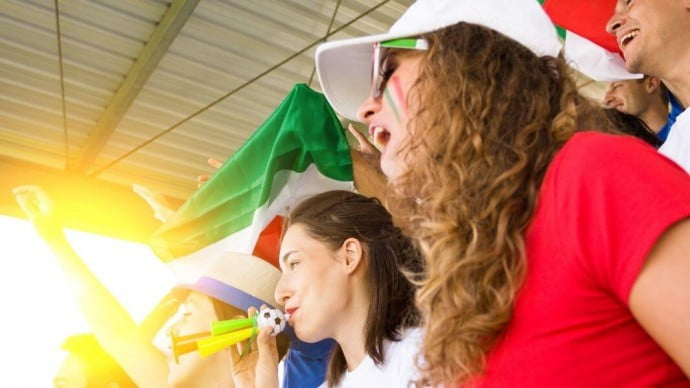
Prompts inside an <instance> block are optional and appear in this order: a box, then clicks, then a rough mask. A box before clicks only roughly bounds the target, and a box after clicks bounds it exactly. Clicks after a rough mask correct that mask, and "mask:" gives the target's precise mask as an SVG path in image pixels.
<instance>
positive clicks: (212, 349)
mask: <svg viewBox="0 0 690 388" xmlns="http://www.w3.org/2000/svg"><path fill="white" fill-rule="evenodd" d="M255 334H257V329H256V328H254V327H248V328H246V329H241V330H238V331H233V332H231V333H227V334H222V335H216V336H212V337H207V338H203V339H200V340H198V341H197V342H196V344H197V348H198V351H199V354H200V355H201V357H207V356H210V355H212V354H213V353H216V352H218V351H220V350H222V349H225V348H227V347H228V346H230V345H234V344H236V343H238V342H240V341H244V340H246V339H248V338H250V337H251V336H253V335H255Z"/></svg>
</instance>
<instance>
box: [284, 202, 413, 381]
mask: <svg viewBox="0 0 690 388" xmlns="http://www.w3.org/2000/svg"><path fill="white" fill-rule="evenodd" d="M297 224H299V225H302V226H303V227H304V228H305V230H306V233H307V234H308V235H309V236H311V237H312V238H314V239H316V240H317V241H320V242H322V243H325V244H326V245H327V246H328V247H330V248H331V249H332V250H333V251H335V250H337V249H339V248H340V247H341V246H342V244H343V243H344V242H345V240H347V239H348V238H356V239H357V240H359V241H360V242H361V244H362V246H363V250H364V260H365V261H364V263H365V265H366V267H365V268H366V270H367V272H366V273H367V275H366V279H367V282H368V287H369V289H370V290H371V304H370V305H369V313H368V315H367V321H366V323H365V326H364V327H365V329H364V330H365V336H366V338H365V345H364V346H365V350H366V352H367V354H368V355H369V356H370V357H371V358H372V359H373V360H374V362H375V363H376V364H380V363H382V362H384V359H383V356H384V355H383V341H384V340H390V341H396V340H399V339H400V329H402V328H403V327H405V326H412V325H416V324H417V322H418V313H417V310H416V309H415V307H414V291H415V289H414V286H413V285H412V283H410V281H408V279H407V278H406V277H405V274H403V271H409V272H411V273H416V272H417V271H419V270H420V259H419V254H418V253H417V250H416V249H415V248H414V247H413V246H412V244H411V242H410V240H409V239H408V238H406V237H405V236H403V234H402V233H401V231H400V229H398V228H397V227H396V226H394V225H393V220H392V218H391V215H390V214H389V213H388V211H386V209H385V208H384V207H383V206H382V205H381V203H380V202H379V201H378V200H377V199H375V198H367V197H364V196H362V195H359V194H356V193H352V192H349V191H329V192H325V193H322V194H318V195H315V196H313V197H311V198H309V199H307V200H305V201H304V202H302V203H300V204H299V206H297V207H296V208H295V209H294V210H292V211H291V212H290V214H289V216H288V217H287V219H286V220H285V222H284V224H283V235H284V234H285V231H286V230H287V229H288V228H289V227H290V226H292V225H297ZM346 368H347V364H346V362H345V356H344V355H343V352H342V349H341V348H340V346H338V345H336V346H335V347H334V349H333V352H332V353H331V359H330V363H329V366H328V372H327V382H328V385H329V386H335V385H337V384H338V381H340V378H341V377H342V375H343V373H344V372H345V370H346Z"/></svg>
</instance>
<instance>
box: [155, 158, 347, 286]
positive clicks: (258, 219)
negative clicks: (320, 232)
mask: <svg viewBox="0 0 690 388" xmlns="http://www.w3.org/2000/svg"><path fill="white" fill-rule="evenodd" d="M271 187H273V191H272V192H271V195H270V197H269V199H268V201H267V202H266V204H265V205H264V206H261V207H259V208H258V209H256V211H255V212H254V217H253V219H252V224H251V225H249V226H248V227H246V228H244V229H242V230H240V231H239V232H237V233H233V234H231V235H230V236H227V237H225V238H224V239H222V240H219V241H216V242H215V243H213V244H210V245H207V246H205V247H204V248H201V249H199V250H198V251H196V252H194V253H191V254H189V255H187V256H184V257H180V258H178V259H175V260H173V261H171V262H169V264H168V265H169V266H170V268H171V269H172V270H173V273H174V274H175V275H176V277H177V278H178V280H179V281H180V283H181V284H191V283H194V282H196V280H197V279H198V278H199V276H201V274H203V273H204V272H206V271H207V270H208V268H209V267H210V266H211V265H212V264H213V263H214V262H215V260H216V259H217V258H218V257H220V256H221V255H222V254H223V253H224V252H239V253H249V254H251V253H252V252H253V251H254V247H255V245H256V242H257V240H258V238H259V235H260V234H261V232H262V231H263V230H264V228H266V226H267V225H268V224H269V223H270V222H271V221H272V220H273V219H274V218H275V217H276V216H278V215H281V216H284V215H286V214H287V211H288V210H289V209H288V206H295V205H297V204H298V203H299V201H301V200H303V199H305V198H307V197H309V196H312V195H315V194H318V193H322V192H324V191H329V190H348V191H354V183H353V182H352V181H348V182H342V181H337V180H334V179H331V178H328V177H327V176H325V175H323V174H321V173H320V172H319V170H318V169H317V168H316V166H315V165H313V164H312V165H310V166H309V167H308V168H307V169H306V170H305V171H304V172H303V173H299V172H295V171H292V170H281V171H279V172H278V173H276V175H275V177H274V178H273V185H272V186H271Z"/></svg>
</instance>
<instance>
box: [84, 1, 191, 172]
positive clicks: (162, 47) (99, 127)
mask: <svg viewBox="0 0 690 388" xmlns="http://www.w3.org/2000/svg"><path fill="white" fill-rule="evenodd" d="M197 4H199V0H173V1H172V3H171V4H170V7H169V8H168V10H167V11H166V12H165V14H164V15H163V17H162V18H161V20H160V22H159V23H158V26H156V28H155V29H154V30H153V32H152V33H151V36H150V37H149V40H148V42H147V43H146V45H145V46H144V48H143V49H142V50H141V53H140V54H139V57H138V58H137V60H136V62H134V64H133V65H132V67H131V68H130V69H129V72H128V73H127V75H126V76H125V79H124V80H123V81H122V84H120V87H119V88H118V89H117V91H116V92H115V94H114V95H113V97H112V98H111V99H110V101H109V102H108V105H107V106H106V108H105V110H104V111H103V114H102V115H101V117H100V118H99V119H98V122H97V123H96V126H95V127H94V129H93V130H92V131H91V132H90V133H89V137H88V138H87V139H86V142H85V143H84V146H83V147H82V149H81V151H80V152H79V155H78V156H77V157H76V159H75V161H74V162H73V163H71V165H72V166H73V169H74V170H75V171H78V172H85V171H86V170H87V169H88V167H89V166H90V164H91V163H92V162H93V161H94V159H96V157H97V156H98V154H99V153H100V152H101V150H102V149H103V147H104V146H105V144H106V143H107V141H108V139H109V138H110V136H111V135H112V134H113V132H114V131H115V129H116V128H117V126H118V124H119V123H120V120H122V118H123V117H124V115H125V114H126V113H127V111H128V110H129V108H130V106H131V105H132V102H134V100H135V99H136V97H137V95H139V92H140V91H141V89H142V88H143V87H144V85H145V84H146V81H147V80H148V79H149V77H150V76H151V74H152V73H153V71H154V70H155V69H156V67H157V66H158V63H159V62H160V60H161V58H163V55H165V53H166V52H167V51H168V48H170V45H171V44H172V42H173V41H174V40H175V38H176V37H177V35H178V34H179V33H180V31H181V30H182V27H183V26H184V25H185V23H186V22H187V19H189V17H190V16H191V15H192V13H193V12H194V9H195V8H196V6H197Z"/></svg>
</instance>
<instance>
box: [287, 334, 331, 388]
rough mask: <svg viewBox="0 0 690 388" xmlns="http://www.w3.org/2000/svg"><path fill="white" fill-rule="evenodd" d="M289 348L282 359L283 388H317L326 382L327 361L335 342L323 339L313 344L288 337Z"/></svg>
mask: <svg viewBox="0 0 690 388" xmlns="http://www.w3.org/2000/svg"><path fill="white" fill-rule="evenodd" d="M288 336H290V346H289V347H288V352H287V355H285V358H284V360H283V361H284V368H285V369H284V374H283V382H282V383H283V385H282V386H283V387H284V388H298V387H299V388H312V387H318V386H319V385H321V384H322V383H323V382H324V381H326V370H327V369H328V359H329V357H330V354H331V349H333V345H334V344H335V341H334V340H332V339H325V340H323V341H319V342H316V343H313V344H309V343H306V342H302V341H300V340H299V339H298V338H297V337H296V336H294V334H292V335H290V334H289V333H288Z"/></svg>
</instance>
